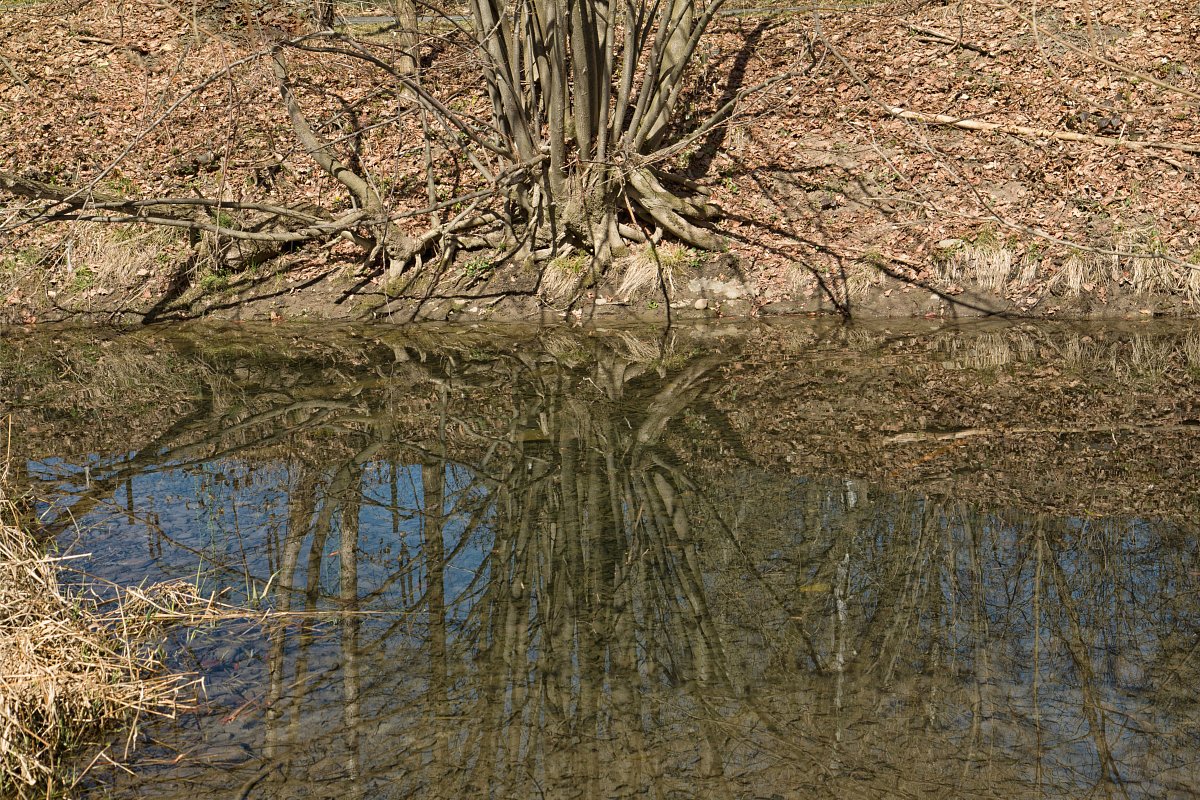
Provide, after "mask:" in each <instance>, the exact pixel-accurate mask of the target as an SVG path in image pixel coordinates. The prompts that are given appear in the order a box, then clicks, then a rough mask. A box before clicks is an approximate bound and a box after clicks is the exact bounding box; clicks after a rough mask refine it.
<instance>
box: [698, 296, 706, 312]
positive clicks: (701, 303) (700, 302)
mask: <svg viewBox="0 0 1200 800" xmlns="http://www.w3.org/2000/svg"><path fill="white" fill-rule="evenodd" d="M695 306H696V310H697V311H703V310H704V309H706V308H708V301H707V300H705V299H704V298H703V297H701V298H700V299H699V300H697V301H696V302H695Z"/></svg>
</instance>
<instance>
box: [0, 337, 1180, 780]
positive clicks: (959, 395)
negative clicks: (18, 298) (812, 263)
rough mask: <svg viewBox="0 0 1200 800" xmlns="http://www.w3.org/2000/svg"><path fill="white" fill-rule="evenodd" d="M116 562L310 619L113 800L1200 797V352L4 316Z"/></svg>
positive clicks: (28, 420)
mask: <svg viewBox="0 0 1200 800" xmlns="http://www.w3.org/2000/svg"><path fill="white" fill-rule="evenodd" d="M0 373H3V374H2V375H0V378H2V379H3V388H2V389H0V392H3V402H4V403H6V404H7V405H9V406H10V407H11V408H12V409H13V412H14V419H15V420H16V423H17V424H16V425H15V433H14V449H15V450H16V456H17V457H18V459H19V462H20V463H21V464H22V465H24V467H25V472H24V474H23V475H22V476H21V480H23V481H25V482H27V483H29V484H31V485H32V486H33V487H35V489H36V490H37V491H38V493H39V494H40V495H41V496H43V497H46V498H47V502H46V504H45V506H44V508H43V510H44V512H45V515H46V520H47V525H48V527H49V529H50V530H51V531H52V532H54V533H56V534H57V536H58V539H59V541H60V543H62V545H63V546H64V547H65V548H66V549H67V550H69V551H71V552H72V553H75V554H87V556H86V558H83V559H82V561H81V566H82V567H83V568H84V569H86V570H87V571H89V572H90V573H92V574H94V575H98V576H100V577H103V578H105V579H109V580H113V581H117V582H120V583H125V584H137V583H142V582H144V581H157V580H176V579H178V580H187V581H190V582H193V583H195V582H198V583H199V584H200V585H201V586H202V587H203V588H204V589H205V590H206V591H216V592H222V593H223V596H224V597H225V598H226V599H227V600H228V601H230V602H234V603H241V604H248V605H252V606H255V607H261V608H264V609H270V610H273V611H275V612H278V613H277V614H276V615H275V616H274V617H273V618H271V619H269V620H267V621H231V622H228V623H226V624H222V625H219V626H216V627H214V628H212V629H208V630H204V631H201V632H198V633H192V634H189V635H187V636H178V637H176V638H174V639H173V640H172V641H171V642H170V645H169V646H170V651H171V660H172V662H173V663H174V664H175V665H176V666H177V667H179V668H181V669H188V670H195V671H196V672H198V673H199V674H201V675H203V676H204V678H205V682H206V693H205V695H204V697H203V698H201V702H200V705H199V708H198V709H197V710H196V711H195V712H194V713H190V714H187V715H184V716H183V717H182V718H180V719H178V720H165V721H152V722H151V723H150V724H148V725H147V726H146V728H145V740H144V741H143V743H142V746H141V748H140V749H139V751H138V754H137V756H136V757H135V759H134V770H135V774H134V775H132V776H131V775H128V774H125V773H122V772H116V771H113V772H110V773H102V774H101V776H100V778H99V779H98V783H97V784H96V785H95V786H94V787H93V788H92V790H91V791H92V794H93V795H94V796H96V797H100V796H103V797H156V798H184V797H186V798H189V799H191V798H208V797H212V798H218V797H219V798H247V797H263V798H297V799H299V798H407V797H422V798H425V797H428V798H439V797H446V798H452V797H454V798H457V797H497V798H509V797H511V798H527V797H528V798H532V797H550V798H562V797H588V798H609V797H663V798H685V797H703V798H708V797H729V798H773V797H779V798H793V797H796V798H800V797H804V798H810V797H838V798H859V797H861V798H879V797H912V798H925V797H955V798H976V797H1003V798H1018V797H1155V798H1162V797H1191V796H1194V795H1195V794H1196V793H1197V790H1198V788H1200V767H1198V766H1197V758H1196V754H1197V748H1198V745H1200V707H1198V705H1197V700H1196V686H1197V685H1200V652H1198V651H1200V644H1198V643H1200V639H1198V638H1197V633H1198V632H1200V597H1198V595H1197V589H1198V588H1200V587H1198V583H1200V561H1198V556H1200V553H1198V542H1197V525H1198V523H1197V520H1198V519H1200V516H1198V514H1200V493H1198V489H1200V478H1198V472H1197V470H1198V469H1200V455H1198V454H1200V447H1198V445H1200V426H1198V422H1200V391H1198V389H1197V384H1198V382H1200V333H1198V332H1197V331H1196V330H1194V329H1190V328H1181V327H1166V328H1146V327H1139V328H1130V329H1121V328H1094V327H1089V328H1078V327H1074V328H1072V327H1053V326H1050V327H1047V326H1007V327H988V326H982V327H966V328H911V327H910V328H890V329H886V328H849V329H847V328H840V327H835V326H808V327H795V326H792V327H787V326H775V327H724V328H720V327H718V328H698V329H692V330H680V331H674V332H672V333H671V334H669V335H667V336H662V335H661V333H660V332H657V331H644V332H643V331H625V332H617V333H606V334H591V335H583V334H574V333H570V332H563V331H552V332H544V331H543V332H537V331H526V332H521V331H516V332H503V333H502V332H497V331H486V330H479V331H467V332H463V331H457V332H445V333H439V332H437V331H421V332H416V333H414V332H411V331H409V332H405V331H394V330H392V331H379V330H357V331H354V330H350V331H329V330H320V331H317V330H304V329H296V330H279V329H269V330H262V331H247V330H243V329H240V328H231V329H222V330H214V329H198V330H179V331H171V332H161V331H151V332H138V333H134V334H115V333H111V334H103V333H102V334H97V333H95V332H88V333H87V334H86V335H74V334H70V333H59V334H56V335H54V336H52V337H46V336H33V335H28V334H15V333H9V334H6V335H5V336H3V337H0Z"/></svg>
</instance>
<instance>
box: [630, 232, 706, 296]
mask: <svg viewBox="0 0 1200 800" xmlns="http://www.w3.org/2000/svg"><path fill="white" fill-rule="evenodd" d="M700 259H701V256H700V254H699V253H697V252H696V251H695V250H693V249H692V248H690V247H686V246H684V245H681V244H677V243H675V242H668V243H666V244H660V245H656V246H654V247H651V246H650V245H645V246H644V247H642V248H640V249H639V250H638V252H636V253H634V254H633V255H632V256H630V257H629V258H628V259H627V261H626V267H625V274H624V275H623V276H622V277H621V283H620V285H619V286H617V292H616V294H617V297H621V298H625V299H630V298H636V297H638V296H640V295H641V294H642V293H643V292H647V291H652V290H658V289H659V288H660V287H661V285H662V284H666V287H667V295H668V296H669V297H674V296H675V293H676V292H675V284H676V281H677V280H678V279H681V278H683V277H684V276H685V275H686V274H687V273H688V272H689V271H695V270H696V269H697V268H698V267H699V266H700ZM660 270H661V275H662V278H661V281H662V283H660V282H659V281H660V279H659V274H660Z"/></svg>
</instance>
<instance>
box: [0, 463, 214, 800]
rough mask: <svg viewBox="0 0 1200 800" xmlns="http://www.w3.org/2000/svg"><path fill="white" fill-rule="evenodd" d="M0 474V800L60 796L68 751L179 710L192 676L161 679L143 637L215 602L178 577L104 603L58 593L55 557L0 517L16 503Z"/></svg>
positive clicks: (12, 512) (59, 565) (209, 612)
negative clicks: (141, 719) (7, 495)
mask: <svg viewBox="0 0 1200 800" xmlns="http://www.w3.org/2000/svg"><path fill="white" fill-rule="evenodd" d="M5 474H6V472H5V470H3V469H0V796H2V797H6V798H8V797H12V798H18V799H20V800H25V798H34V797H39V798H45V797H53V796H56V795H63V794H69V793H70V790H71V787H72V786H73V784H74V782H77V781H78V780H79V777H80V776H79V775H75V776H72V775H71V774H70V772H71V769H70V765H71V764H73V763H74V762H72V761H71V758H72V757H74V756H75V755H77V753H78V752H79V751H80V749H81V748H83V747H86V746H88V745H92V744H95V743H96V742H97V741H99V738H100V736H101V735H102V734H104V733H105V731H108V730H111V729H112V728H114V727H115V726H118V725H128V726H129V739H128V741H129V742H132V741H133V739H134V736H135V734H136V723H137V720H138V718H139V717H142V716H145V715H161V716H174V714H175V713H176V712H177V711H179V710H180V709H181V708H183V707H185V705H186V698H188V697H191V696H193V695H194V689H195V687H196V686H197V684H198V681H197V680H196V679H194V678H192V677H188V676H183V675H171V674H163V669H162V667H163V665H162V662H161V660H160V659H159V656H158V653H157V652H156V649H155V643H157V642H160V641H161V637H162V634H163V630H164V625H166V624H169V623H173V622H180V621H185V620H186V621H197V620H203V619H206V618H209V617H211V616H213V615H214V614H215V613H217V612H219V609H218V608H216V607H215V604H214V603H212V601H206V600H204V599H203V598H200V597H199V596H198V595H197V593H196V591H195V589H194V588H193V587H191V586H189V585H187V584H185V583H170V584H163V585H157V586H153V587H150V588H147V589H142V590H126V591H124V592H122V593H121V594H120V595H119V597H118V599H117V600H115V601H108V602H102V601H100V600H99V599H97V598H96V597H95V596H94V595H93V594H90V593H84V592H79V593H67V592H64V590H63V589H62V585H61V581H60V577H61V572H62V571H63V570H64V569H66V565H65V562H64V561H63V559H57V558H53V557H50V556H47V555H46V554H45V553H44V552H43V551H42V549H41V548H40V547H39V546H38V544H37V543H36V542H35V541H34V539H33V537H32V536H31V535H30V534H29V533H28V532H27V531H25V530H22V529H21V528H20V527H18V526H16V525H13V524H8V522H7V520H10V519H11V520H15V519H16V506H15V505H14V504H13V503H12V502H11V501H8V500H6V499H5V495H4V485H3V476H4V475H5ZM99 758H100V756H98V757H97V759H99ZM109 760H111V759H109ZM93 763H95V760H94V761H93ZM83 772H86V769H84V770H83Z"/></svg>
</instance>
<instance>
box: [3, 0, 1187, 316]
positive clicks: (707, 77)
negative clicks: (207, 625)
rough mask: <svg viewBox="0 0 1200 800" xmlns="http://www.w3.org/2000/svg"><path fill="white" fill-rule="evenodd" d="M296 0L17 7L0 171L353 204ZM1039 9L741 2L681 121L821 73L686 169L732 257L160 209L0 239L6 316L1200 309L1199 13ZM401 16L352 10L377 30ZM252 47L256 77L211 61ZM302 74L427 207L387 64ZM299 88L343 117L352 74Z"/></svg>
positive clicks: (51, 179) (441, 87)
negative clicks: (517, 249)
mask: <svg viewBox="0 0 1200 800" xmlns="http://www.w3.org/2000/svg"><path fill="white" fill-rule="evenodd" d="M288 13H291V12H287V11H286V10H284V9H279V10H269V11H264V12H262V13H257V12H256V15H252V16H250V17H243V16H239V15H240V14H243V11H239V10H236V9H233V8H228V9H223V10H220V9H217V10H212V11H210V12H207V13H206V14H205V15H201V16H199V17H194V18H190V17H189V16H188V15H187V14H184V13H182V12H181V11H180V10H178V9H176V8H175V7H174V6H172V5H170V4H167V3H161V2H156V1H155V0H135V2H134V3H133V5H130V4H129V3H125V4H124V5H122V6H118V5H117V4H116V3H115V2H112V0H91V1H90V2H87V3H84V4H82V5H80V4H74V5H72V6H71V7H70V9H69V10H68V9H67V8H66V7H65V6H60V5H59V4H57V3H54V2H49V3H33V4H28V5H22V6H20V7H16V8H8V9H6V10H5V11H4V12H3V13H0V51H2V52H3V54H4V55H5V58H6V64H7V67H6V69H4V70H0V142H3V144H0V155H2V161H3V163H4V164H6V165H9V166H7V167H6V169H12V170H14V171H16V172H18V173H20V174H21V175H23V176H26V177H28V178H29V179H33V180H38V181H42V182H45V183H47V184H49V185H56V184H61V185H78V184H80V183H85V184H86V183H88V182H89V181H94V182H95V184H96V185H95V186H94V187H93V189H94V191H96V192H97V193H100V192H103V193H107V194H108V195H112V196H114V197H122V198H131V197H139V196H144V195H151V196H186V195H192V196H195V195H202V196H204V197H209V198H217V199H222V198H223V199H224V200H226V201H229V202H234V201H237V202H251V201H253V202H268V201H269V202H272V203H280V204H285V205H287V204H295V203H299V202H310V203H315V204H319V205H322V206H323V207H324V206H329V207H338V204H339V203H343V204H344V201H345V198H340V195H339V187H337V185H336V184H332V183H331V182H330V180H329V179H328V178H327V177H325V176H323V175H322V174H321V172H320V171H319V170H315V169H312V168H311V165H308V166H306V163H305V161H304V159H303V158H302V156H303V153H297V152H295V147H294V146H293V145H292V144H290V142H291V141H292V139H293V138H294V134H293V132H292V131H291V129H290V127H289V122H288V117H287V113H286V111H285V110H284V109H283V108H282V107H280V104H279V103H278V100H277V98H278V89H277V86H276V85H275V81H274V78H273V77H272V75H271V73H270V68H269V65H268V64H266V63H265V60H264V59H261V58H258V59H256V58H255V55H254V54H255V53H256V52H258V50H259V49H260V48H261V46H262V42H263V41H264V39H263V38H262V37H264V36H267V37H269V36H271V35H277V34H272V33H271V31H272V30H274V31H277V32H278V31H280V30H282V31H284V32H289V31H291V29H292V28H294V27H295V26H296V25H298V24H299V22H298V21H297V20H296V19H294V18H292V17H289V16H288ZM1031 14H1032V12H1031V11H1030V10H1029V9H1026V8H1024V7H1021V6H1017V5H1012V4H1009V3H1006V2H1001V0H982V1H980V2H967V3H963V4H958V5H955V6H953V7H942V6H928V5H924V4H912V3H902V2H887V3H871V4H867V5H855V6H847V7H843V8H840V9H837V10H827V11H823V12H821V13H820V14H814V13H809V12H803V13H800V12H797V11H795V10H794V9H793V10H781V11H778V12H774V13H770V14H764V15H746V16H737V17H724V18H721V19H720V20H719V21H718V22H717V23H715V24H714V26H713V28H712V30H711V31H710V33H709V34H708V35H707V36H706V38H705V40H704V43H703V45H702V47H701V51H700V55H699V56H698V57H697V62H696V68H695V69H694V70H693V74H692V78H691V80H692V82H691V84H689V87H688V88H687V90H686V91H685V93H684V97H683V100H682V103H683V104H684V105H685V106H686V108H687V109H688V110H687V113H686V114H685V115H684V116H685V119H684V120H683V123H682V124H683V125H684V126H685V127H686V125H687V124H688V122H689V121H692V122H695V121H697V120H700V119H703V118H704V116H705V115H706V114H707V113H710V112H711V111H713V110H715V109H716V108H717V107H718V106H719V105H720V104H722V103H724V102H727V101H729V100H730V99H732V98H733V97H735V96H736V95H737V93H738V92H739V91H740V90H741V89H743V88H745V87H747V86H754V85H756V84H758V83H760V82H762V81H764V80H767V79H769V78H771V77H773V76H778V75H781V74H783V73H785V72H787V71H788V70H797V68H798V67H799V68H800V69H799V70H798V72H799V74H797V75H796V76H795V77H794V78H792V79H789V80H786V81H782V82H780V83H778V84H777V85H775V86H773V87H772V88H771V89H770V90H767V91H763V92H760V93H757V94H753V95H750V96H749V97H747V98H746V99H744V100H743V101H741V102H740V104H739V110H738V114H737V115H736V116H735V118H734V119H733V121H732V122H731V123H730V124H728V125H726V126H723V127H720V128H718V129H715V130H714V131H713V132H711V133H710V135H708V136H706V137H704V138H703V139H702V140H699V141H697V142H695V143H694V145H693V146H691V147H689V148H686V149H684V150H681V151H680V152H679V153H678V155H677V156H676V158H675V163H672V164H670V165H667V166H669V167H670V168H671V169H672V170H673V171H675V172H677V173H680V174H682V175H685V176H686V177H687V179H689V180H690V181H694V182H695V183H696V184H697V185H698V186H700V187H701V188H703V190H704V191H706V192H707V193H708V195H709V196H710V197H711V199H712V200H713V202H715V203H716V204H717V205H719V206H720V207H721V208H722V210H723V213H722V216H721V217H720V219H719V220H718V222H717V227H718V230H720V231H721V232H722V233H723V234H725V235H726V236H727V238H728V242H729V248H728V252H727V253H725V254H720V255H717V256H712V255H708V254H703V253H700V252H698V251H693V250H689V249H687V248H682V247H676V246H673V245H669V244H668V245H664V246H662V247H660V248H658V249H657V250H656V251H655V252H654V253H651V252H649V249H648V248H644V249H643V250H642V251H640V252H635V253H634V254H632V255H631V256H630V257H629V258H627V259H626V260H624V261H622V262H620V263H617V264H614V265H612V268H611V269H609V270H608V271H607V272H606V273H605V274H604V275H601V276H596V278H595V280H590V281H587V280H585V281H584V282H583V283H584V286H583V289H582V290H581V291H578V292H576V293H574V294H572V293H570V292H564V290H563V286H564V285H571V286H575V287H578V282H576V281H574V280H573V278H574V275H575V274H577V273H578V271H579V270H580V269H582V268H583V267H582V265H581V263H580V262H579V261H578V260H571V259H570V258H567V259H556V260H554V261H550V262H544V263H536V264H532V263H514V260H513V259H511V258H509V257H508V254H506V253H505V252H504V251H502V250H494V249H488V248H486V247H483V248H481V249H478V250H475V251H470V252H467V251H464V252H462V253H459V254H458V255H451V256H449V257H447V258H446V259H445V261H444V263H441V264H439V265H437V266H436V268H432V267H429V266H428V265H427V268H426V269H423V270H409V271H408V272H405V273H402V274H391V273H389V272H384V271H380V270H377V269H375V268H373V267H370V266H367V265H364V263H363V260H362V253H361V252H360V250H359V248H357V247H356V246H355V245H354V244H353V243H352V242H349V241H345V240H342V239H337V240H333V241H329V242H324V243H316V244H308V245H304V246H301V247H288V248H282V247H281V248H276V249H275V250H272V251H270V252H267V251H264V250H261V249H258V250H256V249H253V248H247V247H246V246H245V244H244V243H237V242H231V241H222V240H221V239H220V237H209V238H205V237H192V239H190V240H189V238H188V236H187V235H185V234H181V233H176V232H174V231H172V230H171V229H167V228H156V227H130V226H104V225H96V224H86V223H69V224H62V225H49V226H41V227H38V226H29V225H25V226H21V227H17V228H14V229H12V230H11V231H10V234H11V235H10V236H9V237H8V238H7V240H6V242H5V243H4V245H3V248H4V252H3V254H2V255H0V321H6V322H15V323H37V322H48V321H63V320H80V321H105V322H112V323H125V324H128V323H138V322H148V321H163V320H179V319H191V318H197V317H215V318H236V319H257V320H304V319H340V320H367V319H385V320H389V321H395V322H406V321H412V320H447V319H451V320H454V319H457V320H464V319H465V320H472V321H475V320H522V321H538V322H541V321H561V320H566V321H584V320H593V319H594V320H601V321H604V320H631V319H655V320H661V319H663V318H664V317H666V315H667V314H668V313H670V314H672V315H673V316H675V317H680V318H685V317H714V316H767V315H786V314H838V315H842V316H853V317H863V318H866V317H902V316H911V317H931V318H955V317H974V316H993V315H999V316H1020V317H1044V318H1085V317H1086V318H1101V317H1107V318H1146V317H1157V316H1194V315H1195V314H1196V313H1197V308H1200V233H1198V232H1197V222H1198V221H1200V192H1198V191H1197V187H1196V182H1195V170H1196V169H1198V168H1200V159H1198V158H1197V152H1198V151H1200V144H1198V143H1200V123H1198V121H1197V120H1198V119H1200V115H1198V114H1197V113H1196V112H1197V101H1198V98H1200V80H1198V75H1200V53H1198V52H1197V51H1196V49H1195V48H1194V47H1193V46H1192V43H1193V42H1194V41H1195V39H1196V38H1197V36H1200V22H1198V21H1197V20H1196V17H1195V15H1194V14H1193V13H1191V10H1190V9H1189V8H1188V4H1187V3H1184V2H1178V1H1177V0H1157V2H1153V3H1150V4H1143V3H1133V2H1126V1H1124V0H1123V2H1119V3H1116V4H1112V5H1109V6H1105V7H1103V8H1100V7H1096V8H1090V7H1088V8H1082V9H1075V8H1073V7H1071V6H1070V5H1069V4H1062V3H1060V4H1057V5H1055V6H1052V7H1050V8H1046V9H1040V10H1038V11H1037V15H1036V16H1032V15H1031ZM131 15H133V16H136V18H137V19H138V20H139V23H138V25H136V26H131V25H127V24H125V20H126V19H127V18H129V17H130V16H131ZM377 27H378V26H375V27H372V26H349V27H343V29H342V32H343V33H349V34H354V35H356V36H359V37H360V38H361V39H362V40H363V41H367V42H369V43H372V44H375V43H378V41H380V40H379V39H378V37H379V36H381V35H384V34H381V33H379V32H378V31H377V30H376V28H377ZM426 33H427V34H428V35H427V37H426V38H425V39H423V40H422V43H421V46H420V49H421V54H422V63H423V67H422V68H423V69H424V70H425V71H426V73H425V74H426V75H427V77H428V80H429V83H430V85H431V86H436V87H437V91H438V92H441V93H443V95H444V98H445V99H446V101H447V102H450V101H451V100H453V101H454V102H459V103H462V104H463V107H464V108H472V107H474V106H473V105H472V104H473V103H475V102H477V101H478V100H479V99H480V98H479V97H476V96H475V95H478V94H479V89H478V84H477V81H475V80H474V78H473V77H472V76H471V74H470V71H469V70H467V69H464V66H463V63H462V61H461V59H456V58H451V57H450V56H449V55H448V53H447V51H446V49H445V46H446V45H445V41H444V38H445V37H444V36H441V33H442V32H435V31H433V30H430V31H427V32H426ZM435 33H438V34H439V35H434V34H435ZM372 37H375V38H372ZM450 52H453V51H450ZM798 62H799V63H798ZM233 63H238V64H242V66H241V67H239V69H240V71H239V72H237V74H236V79H233V80H231V79H224V78H223V79H220V80H216V81H212V82H211V83H208V84H204V81H205V80H208V79H209V78H211V76H212V75H213V65H214V64H233ZM335 67H336V68H335ZM292 69H293V71H294V72H295V74H296V75H297V80H298V81H299V82H311V83H313V84H314V85H317V84H319V85H320V86H321V87H322V90H323V92H324V93H325V94H324V95H323V96H324V97H326V98H330V97H337V98H341V101H344V103H345V105H346V107H350V108H353V109H354V110H355V114H356V115H358V118H359V119H360V121H361V124H362V125H363V126H367V125H368V122H367V121H368V120H371V119H378V120H379V121H380V124H379V125H378V126H376V127H372V128H371V129H370V138H369V139H364V144H363V146H362V147H361V148H360V150H359V152H358V153H357V155H356V156H355V157H356V158H359V159H360V162H361V166H362V168H363V169H366V170H368V171H369V172H370V173H371V174H373V175H376V176H378V182H379V183H380V186H381V187H382V188H384V189H386V191H387V193H388V197H389V202H392V203H394V204H395V205H396V208H397V210H398V211H397V213H398V215H400V216H401V217H403V215H404V214H406V213H408V211H407V210H406V209H414V208H419V207H420V206H421V205H423V204H424V203H425V202H426V199H425V194H424V185H423V179H422V178H421V175H422V169H423V167H422V162H421V161H420V159H419V158H416V157H415V156H414V155H413V154H414V152H417V151H419V148H417V150H416V151H415V150H414V147H415V146H416V144H417V143H419V138H418V134H419V130H420V126H419V124H418V123H417V121H416V120H415V118H413V115H408V116H405V117H403V118H402V119H399V120H397V121H396V122H395V124H391V123H390V122H387V119H388V118H387V116H386V115H389V114H392V115H394V114H395V102H396V100H395V91H394V89H387V87H386V86H384V87H381V86H379V85H377V83H376V82H374V81H373V80H368V79H367V78H368V76H367V75H366V74H364V73H363V72H362V70H361V68H360V66H356V65H354V64H353V63H349V62H347V63H342V62H338V63H336V64H333V63H331V62H329V60H328V59H321V58H316V57H313V58H310V59H308V60H305V59H304V58H303V57H302V56H301V55H299V54H297V56H296V58H295V60H294V62H293V63H292ZM202 84H204V85H203V88H200V89H198V88H197V87H198V86H201V85H202ZM443 95H439V96H443ZM235 100H236V103H235V102H234V101H235ZM306 102H308V103H311V105H310V108H311V109H313V112H314V113H316V114H318V115H324V116H323V117H322V119H323V120H324V122H323V123H322V124H326V125H329V126H333V127H334V128H336V127H337V126H339V125H342V123H341V122H338V119H339V117H338V113H340V112H337V110H336V108H334V106H333V105H331V103H330V102H329V101H328V99H326V100H321V99H320V98H319V97H316V96H314V97H312V98H309V99H308V100H306ZM370 124H372V125H373V124H374V123H370ZM342 194H344V191H342ZM6 202H10V203H11V205H10V208H12V209H16V208H18V207H19V205H20V204H21V203H23V202H25V201H19V200H18V198H17V197H16V196H15V195H14V196H9V197H7V198H6ZM10 219H11V218H10ZM403 221H409V222H413V224H414V225H415V224H416V223H417V221H416V220H412V219H411V218H408V217H404V218H403V219H402V222H403ZM660 263H661V264H662V265H663V266H662V270H661V275H662V277H663V280H660V279H659V277H660V268H659V264H660ZM573 271H574V272H573Z"/></svg>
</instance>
